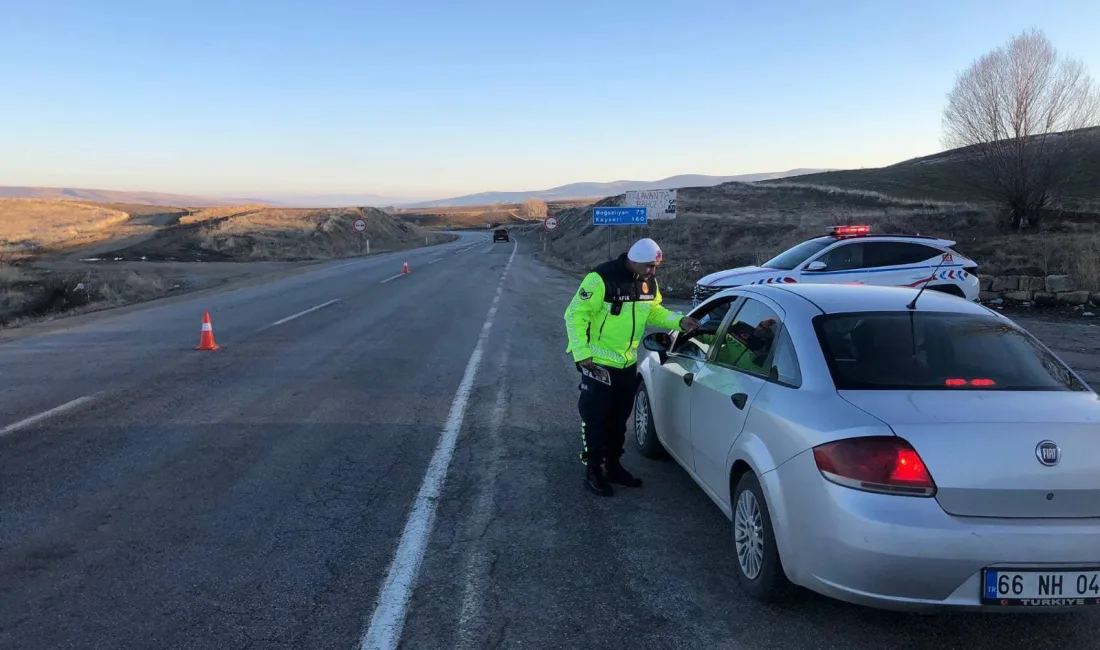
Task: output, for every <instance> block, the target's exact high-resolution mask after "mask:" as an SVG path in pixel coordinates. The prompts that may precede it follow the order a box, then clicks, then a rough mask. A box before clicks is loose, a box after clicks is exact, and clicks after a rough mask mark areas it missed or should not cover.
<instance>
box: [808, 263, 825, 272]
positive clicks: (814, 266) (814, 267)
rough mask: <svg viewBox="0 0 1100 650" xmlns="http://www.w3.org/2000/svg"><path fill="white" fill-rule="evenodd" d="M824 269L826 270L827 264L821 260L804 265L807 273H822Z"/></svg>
mask: <svg viewBox="0 0 1100 650" xmlns="http://www.w3.org/2000/svg"><path fill="white" fill-rule="evenodd" d="M826 268H828V264H826V263H825V262H822V261H821V260H814V261H813V262H810V263H809V264H807V265H806V270H807V271H824V270H825V269H826Z"/></svg>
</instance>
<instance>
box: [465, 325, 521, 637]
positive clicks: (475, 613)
mask: <svg viewBox="0 0 1100 650" xmlns="http://www.w3.org/2000/svg"><path fill="white" fill-rule="evenodd" d="M510 347H511V342H510V341H509V340H505V342H504V350H503V352H502V353H501V361H500V367H501V368H506V367H507V366H508V351H509V348H510ZM507 386H508V382H507V377H506V376H505V375H504V373H503V372H502V373H501V377H500V384H499V385H498V386H497V396H496V400H495V401H494V402H493V410H492V411H491V412H490V414H489V431H488V434H489V446H490V449H489V453H488V462H487V463H481V464H483V465H484V466H485V467H486V468H487V470H486V476H485V478H484V482H483V484H482V486H481V494H480V495H479V496H478V499H477V505H476V506H475V508H474V513H473V517H472V521H471V522H470V527H469V529H468V535H469V538H470V539H473V540H475V541H474V543H473V544H471V546H470V552H469V555H467V557H466V566H465V570H464V571H463V573H464V575H465V581H464V584H463V588H462V610H461V612H460V613H459V617H458V643H457V646H456V647H457V648H458V649H467V648H469V649H470V650H476V649H477V648H480V647H481V639H479V638H478V637H477V632H478V630H479V629H481V628H482V626H483V624H484V622H485V621H483V620H481V619H483V612H482V610H483V603H482V595H483V594H484V593H485V582H486V580H487V578H488V576H489V567H490V565H491V564H492V556H491V554H490V553H489V549H488V548H487V544H486V542H484V541H483V536H484V534H485V531H486V530H487V529H488V528H489V525H490V523H491V522H492V519H493V511H494V510H495V507H496V504H495V501H496V487H497V480H498V476H499V474H500V465H501V463H502V462H503V460H502V459H503V454H504V449H503V447H502V446H501V444H500V441H501V437H500V431H501V428H502V427H503V425H504V417H505V415H506V414H507V412H508V391H507ZM478 540H482V541H478Z"/></svg>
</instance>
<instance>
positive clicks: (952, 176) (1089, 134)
mask: <svg viewBox="0 0 1100 650" xmlns="http://www.w3.org/2000/svg"><path fill="white" fill-rule="evenodd" d="M1082 132H1083V133H1084V134H1085V136H1086V137H1085V138H1083V140H1082V143H1081V146H1080V148H1078V149H1076V150H1074V151H1072V152H1071V155H1072V156H1074V157H1075V158H1076V160H1077V162H1078V173H1077V174H1076V175H1075V176H1073V177H1071V178H1070V180H1069V181H1068V182H1067V183H1066V186H1065V188H1064V196H1063V197H1061V199H1060V201H1059V203H1061V204H1062V205H1063V207H1075V206H1078V205H1080V204H1085V205H1087V204H1089V203H1092V202H1095V201H1097V200H1100V127H1094V128H1090V129H1082ZM969 151H971V148H969V147H963V148H960V149H950V150H947V151H941V152H939V153H935V154H932V155H928V156H920V157H919V158H912V159H910V160H903V161H902V162H899V163H895V164H893V165H887V166H886V167H875V168H867V169H847V170H843V171H828V172H822V173H817V174H808V175H804V176H800V177H799V178H798V179H797V180H795V181H790V180H782V179H769V180H767V181H764V184H784V183H796V184H806V185H817V186H828V187H836V188H841V189H844V190H865V191H871V192H880V193H882V194H887V195H889V196H892V197H896V198H903V199H917V200H923V199H930V200H936V201H982V200H983V197H981V196H980V195H978V194H977V193H976V192H975V190H974V188H973V187H972V186H971V185H969V184H968V183H967V180H966V177H965V176H964V175H963V173H962V171H961V166H962V165H963V163H964V161H965V160H966V157H967V155H968V152H969Z"/></svg>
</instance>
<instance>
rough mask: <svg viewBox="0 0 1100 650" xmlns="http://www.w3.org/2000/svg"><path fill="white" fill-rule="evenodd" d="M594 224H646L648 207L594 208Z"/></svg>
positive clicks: (647, 221) (647, 223)
mask: <svg viewBox="0 0 1100 650" xmlns="http://www.w3.org/2000/svg"><path fill="white" fill-rule="evenodd" d="M592 225H593V226H646V225H649V215H648V213H647V212H646V208H645V207H644V206H643V207H640V208H592Z"/></svg>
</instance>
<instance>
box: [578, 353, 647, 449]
mask: <svg viewBox="0 0 1100 650" xmlns="http://www.w3.org/2000/svg"><path fill="white" fill-rule="evenodd" d="M607 371H608V373H610V375H611V385H610V386H608V385H607V384H605V383H603V382H600V381H597V380H595V379H592V378H591V377H586V376H585V375H583V374H582V375H581V384H580V390H581V396H580V399H579V400H578V402H577V408H578V410H579V411H580V414H581V442H582V443H583V445H584V446H583V449H582V451H581V461H583V462H584V463H585V464H587V465H588V466H590V467H591V466H596V465H600V464H602V463H604V462H606V461H618V460H619V458H620V457H621V456H622V455H623V445H624V444H625V443H626V422H627V420H628V419H629V418H630V414H631V413H632V412H633V410H634V391H635V390H636V389H637V386H638V368H637V366H636V365H631V366H627V367H626V368H623V369H618V368H607Z"/></svg>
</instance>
